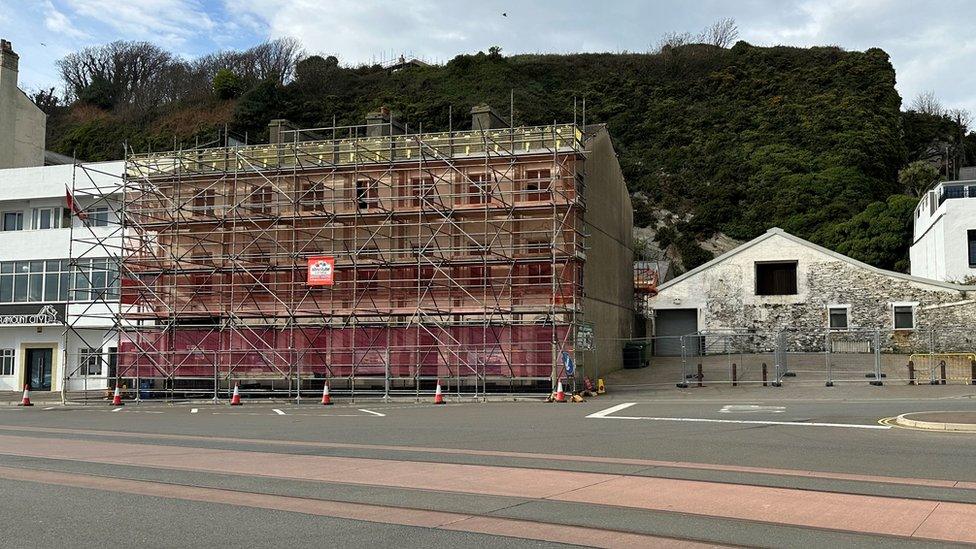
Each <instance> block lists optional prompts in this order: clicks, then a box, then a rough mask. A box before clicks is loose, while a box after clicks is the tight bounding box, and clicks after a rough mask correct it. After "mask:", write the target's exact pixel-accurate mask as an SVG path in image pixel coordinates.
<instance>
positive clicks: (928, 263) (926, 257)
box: [910, 182, 976, 281]
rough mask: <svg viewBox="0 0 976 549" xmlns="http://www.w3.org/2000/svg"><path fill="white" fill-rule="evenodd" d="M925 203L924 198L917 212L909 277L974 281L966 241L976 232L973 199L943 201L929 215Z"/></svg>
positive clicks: (975, 205) (975, 270) (975, 268)
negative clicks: (970, 231)
mask: <svg viewBox="0 0 976 549" xmlns="http://www.w3.org/2000/svg"><path fill="white" fill-rule="evenodd" d="M972 185H973V186H974V187H976V182H973V183H972ZM933 192H934V191H933ZM925 202H926V199H925V198H923V200H922V204H920V209H916V218H915V241H914V243H913V244H912V248H911V251H910V259H911V265H912V266H911V272H912V274H913V275H914V276H921V277H924V278H932V279H935V280H948V281H962V280H964V279H965V278H966V277H976V267H970V266H969V248H968V241H967V231H969V230H974V229H976V196H971V197H968V198H953V199H949V200H946V201H945V202H943V203H942V205H941V206H939V207H938V208H937V209H936V210H935V211H934V212H931V214H929V213H928V212H927V208H926V207H925V206H926V204H924V203H925ZM919 214H921V215H919Z"/></svg>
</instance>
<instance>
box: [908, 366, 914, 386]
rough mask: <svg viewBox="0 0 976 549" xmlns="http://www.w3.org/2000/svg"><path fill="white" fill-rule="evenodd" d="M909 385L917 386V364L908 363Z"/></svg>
mask: <svg viewBox="0 0 976 549" xmlns="http://www.w3.org/2000/svg"><path fill="white" fill-rule="evenodd" d="M908 384H909V385H915V363H914V362H912V361H911V360H909V361H908Z"/></svg>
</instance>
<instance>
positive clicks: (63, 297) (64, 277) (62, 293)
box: [58, 272, 71, 301]
mask: <svg viewBox="0 0 976 549" xmlns="http://www.w3.org/2000/svg"><path fill="white" fill-rule="evenodd" d="M60 278H61V283H60V284H59V286H60V287H59V288H58V301H68V290H69V289H71V273H68V272H62V273H61V275H60Z"/></svg>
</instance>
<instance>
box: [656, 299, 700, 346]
mask: <svg viewBox="0 0 976 549" xmlns="http://www.w3.org/2000/svg"><path fill="white" fill-rule="evenodd" d="M697 331H698V309H658V310H656V311H654V335H655V336H658V337H656V338H655V340H654V354H655V355H657V356H681V340H680V339H678V338H677V337H663V338H662V337H660V336H683V335H688V334H693V333H695V332H697ZM686 341H687V340H686Z"/></svg>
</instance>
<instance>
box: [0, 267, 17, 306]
mask: <svg viewBox="0 0 976 549" xmlns="http://www.w3.org/2000/svg"><path fill="white" fill-rule="evenodd" d="M13 300H14V275H12V274H4V275H0V303H10V302H11V301H13Z"/></svg>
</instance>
